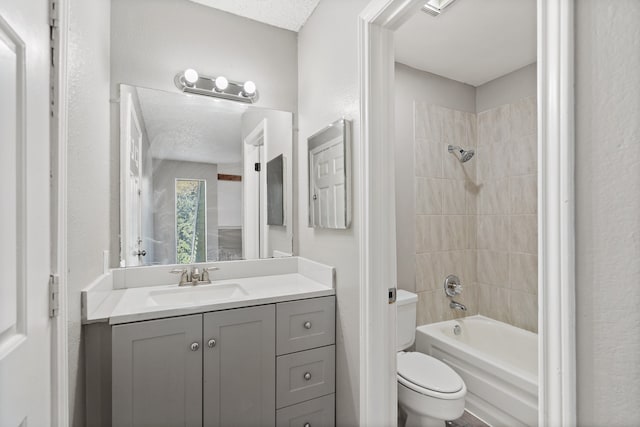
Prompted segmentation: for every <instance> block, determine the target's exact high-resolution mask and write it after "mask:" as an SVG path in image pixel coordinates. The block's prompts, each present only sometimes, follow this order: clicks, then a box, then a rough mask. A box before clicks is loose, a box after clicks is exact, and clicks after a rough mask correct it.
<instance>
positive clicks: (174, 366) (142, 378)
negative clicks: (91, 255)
mask: <svg viewBox="0 0 640 427" xmlns="http://www.w3.org/2000/svg"><path fill="white" fill-rule="evenodd" d="M112 334H113V336H112V338H113V351H112V355H113V358H112V369H113V371H112V378H113V385H112V398H113V425H114V426H115V427H134V426H140V427H142V426H154V427H161V426H167V427H169V426H171V427H175V426H186V427H190V426H194V427H196V426H198V427H199V426H202V315H200V314H198V315H193V316H186V317H175V318H171V319H161V320H152V321H148V322H140V323H130V324H126V325H118V326H114V327H113V331H112Z"/></svg>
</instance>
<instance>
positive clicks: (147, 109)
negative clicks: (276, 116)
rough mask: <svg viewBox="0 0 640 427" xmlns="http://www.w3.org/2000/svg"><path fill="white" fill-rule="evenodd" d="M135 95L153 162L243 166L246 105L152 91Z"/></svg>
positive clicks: (148, 90) (139, 92) (140, 91)
mask: <svg viewBox="0 0 640 427" xmlns="http://www.w3.org/2000/svg"><path fill="white" fill-rule="evenodd" d="M137 91H138V98H139V99H140V107H141V109H142V117H143V119H144V126H145V128H146V130H147V135H148V137H149V142H150V143H151V156H152V157H153V158H155V159H170V160H182V161H187V162H203V163H216V164H217V163H240V162H242V137H241V129H240V123H241V117H242V114H243V113H244V112H245V111H246V110H247V108H248V107H247V106H246V105H244V104H238V105H236V104H234V103H232V102H229V101H226V102H225V101H220V100H216V99H213V98H207V97H202V96H197V95H182V94H175V93H169V92H164V91H160V90H155V89H143V88H137Z"/></svg>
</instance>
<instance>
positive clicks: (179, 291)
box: [149, 283, 249, 305]
mask: <svg viewBox="0 0 640 427" xmlns="http://www.w3.org/2000/svg"><path fill="white" fill-rule="evenodd" d="M247 295H249V293H248V292H247V291H246V290H245V289H244V288H243V287H242V286H241V285H239V284H237V283H225V284H223V285H197V286H189V287H180V288H172V289H167V290H162V291H153V292H150V293H149V299H150V300H151V302H152V303H153V304H154V305H192V304H206V303H208V302H212V303H213V302H218V301H224V300H228V299H232V298H241V297H245V296H247Z"/></svg>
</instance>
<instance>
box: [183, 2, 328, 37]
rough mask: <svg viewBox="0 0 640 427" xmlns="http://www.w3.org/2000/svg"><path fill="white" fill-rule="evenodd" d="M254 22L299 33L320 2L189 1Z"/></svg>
mask: <svg viewBox="0 0 640 427" xmlns="http://www.w3.org/2000/svg"><path fill="white" fill-rule="evenodd" d="M191 1H193V2H195V3H200V4H203V5H205V6H210V7H213V8H215V9H220V10H223V11H225V12H229V13H233V14H234V15H239V16H244V17H245V18H249V19H253V20H254V21H259V22H263V23H265V24H269V25H273V26H276V27H280V28H284V29H286V30H291V31H296V32H297V31H299V30H300V28H302V26H303V25H304V23H305V22H307V19H308V18H309V16H310V15H311V13H312V12H313V10H314V9H315V8H316V6H317V5H318V2H319V1H320V0H191Z"/></svg>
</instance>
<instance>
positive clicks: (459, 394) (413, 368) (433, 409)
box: [396, 290, 467, 427]
mask: <svg viewBox="0 0 640 427" xmlns="http://www.w3.org/2000/svg"><path fill="white" fill-rule="evenodd" d="M417 302H418V296H417V295H416V294H413V293H411V292H407V291H404V290H398V292H397V297H396V305H397V310H398V320H397V322H398V323H397V340H398V347H397V350H398V354H397V364H398V372H397V379H398V404H399V405H400V408H402V410H404V412H406V414H407V421H406V424H405V426H406V427H436V426H437V427H443V426H444V422H445V421H447V420H455V419H456V418H459V417H460V416H461V415H462V413H463V412H464V398H465V395H466V394H467V387H466V385H465V384H464V381H462V378H460V375H458V374H457V373H456V372H455V371H454V370H453V369H451V368H450V367H449V366H447V365H446V364H444V363H443V362H441V361H440V360H438V359H436V358H434V357H431V356H428V355H426V354H424V353H418V352H404V351H403V350H405V349H407V348H409V347H411V346H412V345H413V343H414V341H415V338H416V305H417Z"/></svg>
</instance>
